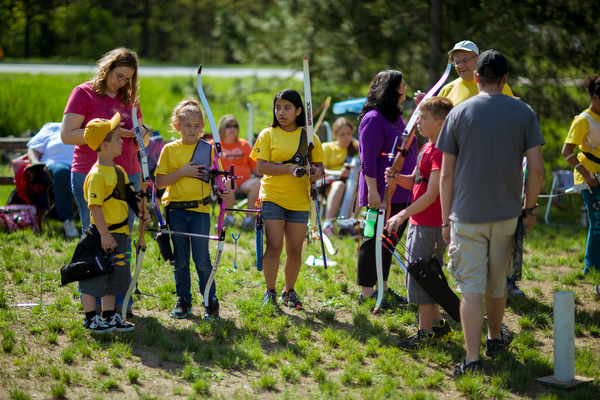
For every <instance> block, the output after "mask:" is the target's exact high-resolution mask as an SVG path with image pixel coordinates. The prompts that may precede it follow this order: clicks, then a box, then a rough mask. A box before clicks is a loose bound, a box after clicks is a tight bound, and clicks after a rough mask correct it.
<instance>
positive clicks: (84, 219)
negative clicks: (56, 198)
mask: <svg viewBox="0 0 600 400" xmlns="http://www.w3.org/2000/svg"><path fill="white" fill-rule="evenodd" d="M86 176H87V175H86V174H81V173H79V172H71V191H72V192H73V198H74V199H75V203H77V208H78V209H79V218H80V219H81V230H82V232H83V230H84V229H85V228H86V227H88V226H89V224H90V223H91V219H90V210H89V208H88V204H87V201H85V197H84V196H83V184H84V183H85V177H86ZM140 176H141V173H140V172H138V173H137V174H133V175H128V177H129V181H130V182H131V183H133V187H134V189H135V190H136V191H138V190H140ZM134 220H135V214H134V213H133V211H131V209H129V221H128V225H129V231H130V232H131V230H132V229H133V221H134ZM127 251H131V240H128V244H127ZM132 263H135V260H134V259H133V257H132ZM134 265H135V264H134ZM128 275H129V277H128V278H127V284H130V283H131V270H130V271H129V274H128ZM124 297H125V296H117V299H116V301H115V306H120V305H122V304H123V300H124ZM96 304H97V305H99V304H100V298H96ZM132 304H133V297H132V298H131V299H129V305H128V307H131V305H132Z"/></svg>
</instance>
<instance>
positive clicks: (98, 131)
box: [83, 113, 121, 150]
mask: <svg viewBox="0 0 600 400" xmlns="http://www.w3.org/2000/svg"><path fill="white" fill-rule="evenodd" d="M119 122H121V114H119V113H116V114H115V115H114V116H113V117H112V118H111V119H110V120H108V119H104V118H94V119H93V120H91V121H90V122H88V123H87V125H86V126H85V132H84V133H83V139H84V140H85V142H86V143H87V145H88V146H90V148H91V149H92V150H96V149H98V148H99V147H100V145H101V144H102V142H103V141H104V138H105V137H106V135H108V134H109V133H110V132H112V131H113V130H114V129H115V128H116V127H117V126H119Z"/></svg>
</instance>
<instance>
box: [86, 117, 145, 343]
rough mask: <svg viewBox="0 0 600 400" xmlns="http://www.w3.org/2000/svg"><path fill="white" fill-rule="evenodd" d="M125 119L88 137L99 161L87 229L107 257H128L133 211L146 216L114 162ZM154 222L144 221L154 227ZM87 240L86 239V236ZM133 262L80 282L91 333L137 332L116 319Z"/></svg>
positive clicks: (91, 181) (89, 190)
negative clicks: (98, 311) (98, 303)
mask: <svg viewBox="0 0 600 400" xmlns="http://www.w3.org/2000/svg"><path fill="white" fill-rule="evenodd" d="M120 122H121V115H120V114H119V113H116V114H115V115H114V116H113V117H112V118H111V119H110V120H107V119H104V118H96V119H93V120H91V121H90V122H88V124H87V125H86V127H85V132H84V134H83V137H84V139H85V142H86V144H87V145H88V146H90V148H92V149H93V150H95V151H96V153H97V154H98V160H97V161H96V163H95V164H94V166H93V167H92V169H91V170H90V172H89V173H88V175H87V176H86V178H85V183H84V186H83V191H84V196H85V200H86V201H87V203H88V207H89V209H90V214H91V225H90V227H88V228H89V229H86V233H87V231H88V230H91V231H92V232H95V235H94V236H99V238H97V240H99V241H100V243H101V247H102V250H103V251H104V253H106V254H112V253H114V254H120V253H125V252H126V251H127V248H128V246H127V243H128V241H129V238H128V236H129V226H128V224H127V220H128V215H129V207H130V206H131V207H132V209H133V210H134V211H135V212H136V213H137V214H138V216H140V217H141V216H142V213H141V212H140V211H139V206H137V200H136V199H135V194H134V192H133V190H132V189H131V184H130V183H129V179H128V177H127V174H126V173H125V171H124V170H123V168H121V167H120V166H118V165H115V164H114V163H113V159H114V158H115V157H118V156H119V155H121V147H122V144H123V140H122V139H121V136H120V130H119V123H120ZM149 218H150V217H149V216H147V217H146V220H145V221H144V223H145V224H147V223H148V220H149ZM84 236H85V235H84ZM128 271H129V261H128V260H127V261H124V262H123V263H122V265H115V270H114V272H113V273H110V274H107V275H103V276H100V277H97V278H91V279H86V280H82V281H79V286H78V290H79V292H81V303H82V305H83V310H84V312H85V320H84V326H85V329H86V331H87V332H89V333H104V332H111V331H117V332H130V331H133V330H134V326H133V325H131V324H128V323H126V322H124V321H123V320H122V319H121V316H120V314H118V313H115V297H116V296H117V295H125V293H126V291H127V274H128ZM96 297H100V298H101V299H102V315H97V314H96Z"/></svg>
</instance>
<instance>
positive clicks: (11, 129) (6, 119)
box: [0, 73, 333, 139]
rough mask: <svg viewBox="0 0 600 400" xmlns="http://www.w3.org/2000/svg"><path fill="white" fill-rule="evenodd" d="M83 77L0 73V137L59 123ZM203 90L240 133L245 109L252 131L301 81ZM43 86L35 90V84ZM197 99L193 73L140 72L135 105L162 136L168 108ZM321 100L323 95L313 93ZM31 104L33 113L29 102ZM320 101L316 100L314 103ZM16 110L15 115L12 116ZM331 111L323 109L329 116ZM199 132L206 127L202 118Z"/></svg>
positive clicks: (226, 83)
mask: <svg viewBox="0 0 600 400" xmlns="http://www.w3.org/2000/svg"><path fill="white" fill-rule="evenodd" d="M86 80H89V77H88V76H86V75H43V74H39V75H38V74H1V73H0V136H8V135H15V136H18V135H19V134H20V133H21V132H24V131H26V130H33V131H34V132H37V131H38V130H39V129H40V128H41V127H42V125H44V124H45V123H46V122H60V121H61V120H62V115H63V112H64V109H65V106H66V104H67V100H68V98H69V95H70V93H71V91H72V90H73V88H75V86H77V85H79V84H81V83H83V82H85V81H86ZM202 84H203V88H204V92H205V94H206V96H207V99H208V101H209V104H210V107H211V110H212V113H213V116H214V118H215V122H218V120H219V118H221V116H223V115H225V114H233V115H234V116H236V118H237V119H238V120H239V122H240V136H241V137H244V138H245V137H247V132H248V108H247V106H246V103H250V104H251V105H252V108H253V124H252V131H253V132H254V133H255V134H257V133H258V132H260V131H261V130H262V129H263V128H264V127H266V126H267V125H268V124H269V123H270V122H271V121H272V119H273V114H272V110H271V107H272V104H273V98H274V97H275V95H276V94H277V92H279V91H280V90H282V89H283V88H292V89H296V90H299V91H301V90H302V82H299V81H295V80H293V79H286V80H283V79H280V78H273V79H257V78H241V79H239V78H211V77H205V78H202ZM42 87H43V88H44V90H40V88H42ZM189 96H193V97H194V98H198V93H197V89H196V77H195V76H190V77H173V78H162V77H141V80H140V91H139V98H140V105H141V107H142V113H143V115H144V123H145V124H146V125H148V126H151V127H152V128H153V129H154V130H158V131H159V132H160V133H161V134H162V135H163V136H164V137H165V138H167V139H168V138H170V137H171V136H176V137H177V133H172V132H170V129H171V128H170V127H169V120H170V117H171V112H172V109H173V107H175V105H176V104H177V103H179V102H180V101H181V100H183V99H184V98H186V97H189ZM313 99H314V100H315V102H323V101H325V98H323V99H320V98H313ZM32 104H35V110H36V111H35V112H30V111H29V112H26V110H31V105H32ZM319 104H320V103H319ZM15 115H20V116H21V117H19V118H14V116H15ZM332 115H333V114H331V113H330V114H329V117H331V118H333V117H332ZM205 122H206V126H205V129H204V131H205V132H210V131H211V129H210V126H209V124H208V121H205Z"/></svg>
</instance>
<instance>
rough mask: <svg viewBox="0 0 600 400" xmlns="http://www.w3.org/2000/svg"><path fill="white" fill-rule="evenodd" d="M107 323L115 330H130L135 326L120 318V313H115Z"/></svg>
mask: <svg viewBox="0 0 600 400" xmlns="http://www.w3.org/2000/svg"><path fill="white" fill-rule="evenodd" d="M108 325H109V326H112V327H114V329H115V331H117V332H131V331H133V330H134V329H135V327H134V326H133V325H131V324H128V323H127V322H125V321H123V320H122V319H121V314H117V313H115V315H113V316H112V317H111V318H110V319H109V320H108Z"/></svg>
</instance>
